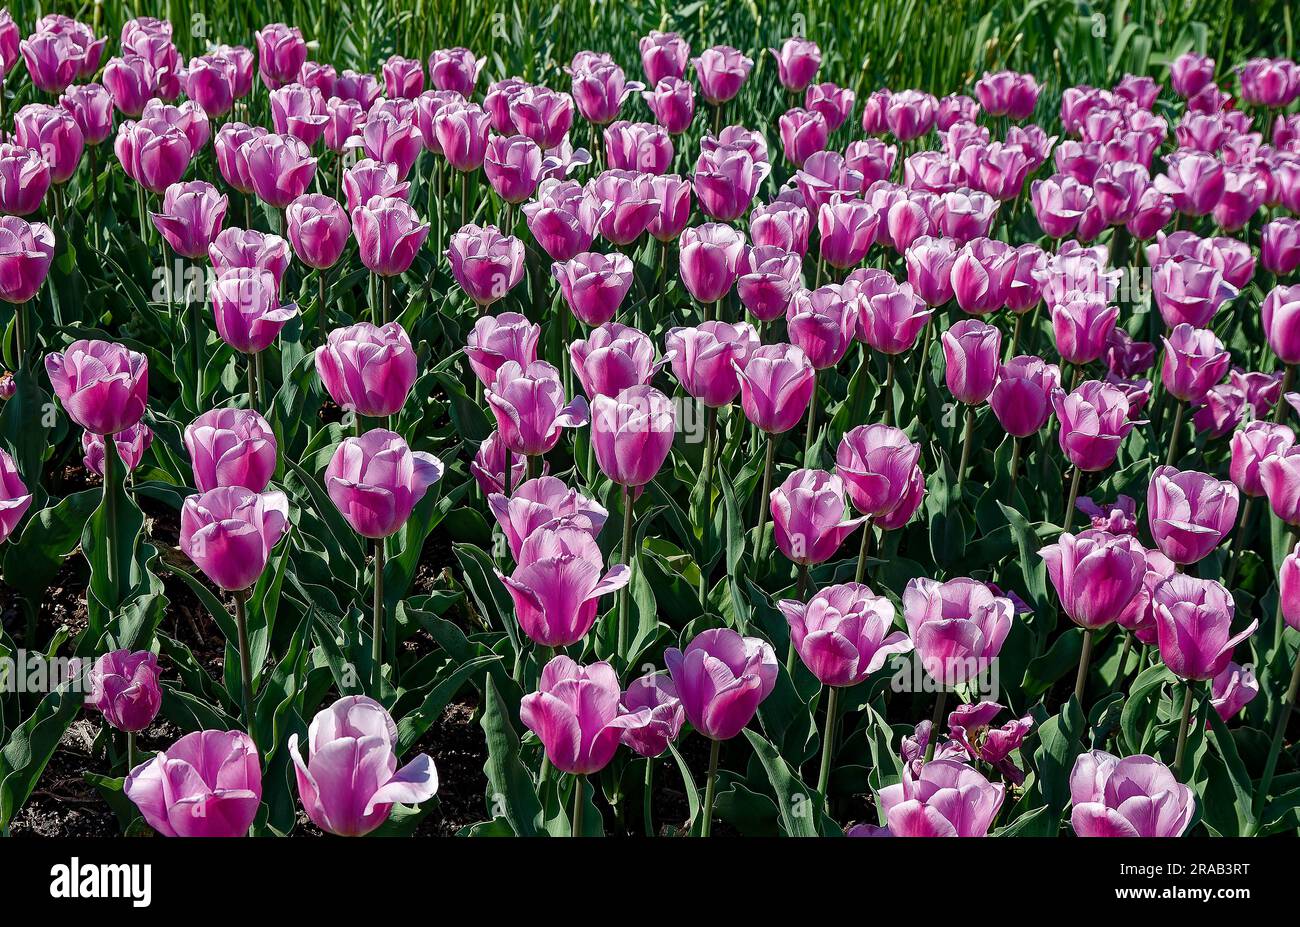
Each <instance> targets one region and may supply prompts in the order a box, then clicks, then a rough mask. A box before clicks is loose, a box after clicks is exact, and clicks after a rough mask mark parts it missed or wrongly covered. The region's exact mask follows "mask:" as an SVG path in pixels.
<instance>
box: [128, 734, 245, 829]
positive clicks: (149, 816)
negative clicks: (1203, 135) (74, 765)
mask: <svg viewBox="0 0 1300 927" xmlns="http://www.w3.org/2000/svg"><path fill="white" fill-rule="evenodd" d="M122 791H123V792H124V793H125V795H126V797H127V798H129V799H130V800H131V801H132V802H133V803H134V804H135V806H136V807H137V808H139V809H140V813H141V814H142V815H143V816H144V819H145V821H146V822H147V823H148V824H149V826H150V827H152V828H153V829H154V830H156V831H157V832H158V833H160V834H162V835H163V836H164V837H243V836H246V835H247V834H248V829H249V828H250V827H252V826H253V820H254V818H256V817H257V812H258V809H259V808H260V807H261V804H262V765H261V762H260V760H259V759H258V755H257V747H256V745H254V743H253V739H252V738H251V737H249V736H248V735H247V734H245V733H244V732H243V731H194V732H193V733H191V734H186V735H185V736H184V737H182V738H181V739H180V740H178V741H176V743H174V744H172V745H171V746H170V747H168V748H167V749H166V750H164V751H162V752H160V753H157V754H155V755H154V757H153V758H152V759H150V760H147V761H146V762H144V763H141V764H140V765H139V766H137V767H136V768H135V769H133V770H131V772H130V774H129V775H127V777H126V782H125V783H124V785H123V787H122Z"/></svg>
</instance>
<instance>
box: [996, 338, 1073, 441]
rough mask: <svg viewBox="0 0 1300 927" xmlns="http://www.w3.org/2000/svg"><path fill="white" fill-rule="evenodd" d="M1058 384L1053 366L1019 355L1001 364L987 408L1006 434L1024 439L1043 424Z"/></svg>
mask: <svg viewBox="0 0 1300 927" xmlns="http://www.w3.org/2000/svg"><path fill="white" fill-rule="evenodd" d="M1060 385H1061V371H1060V369H1059V368H1058V367H1057V366H1056V365H1055V364H1048V363H1046V362H1045V361H1043V359H1042V358H1041V357H1034V356H1031V355H1020V356H1018V357H1013V358H1012V359H1011V360H1009V361H1007V362H1006V363H1005V364H1003V365H1002V368H1001V370H1000V371H999V373H998V380H997V384H996V385H995V386H994V387H993V392H992V393H990V394H989V405H990V406H992V408H993V414H994V415H995V416H997V420H998V423H999V424H1000V425H1001V426H1002V427H1003V428H1004V429H1006V431H1007V434H1010V435H1013V436H1014V437H1017V438H1024V437H1028V436H1029V435H1031V434H1033V433H1034V432H1036V431H1038V430H1039V429H1040V428H1042V427H1043V426H1044V425H1045V424H1047V419H1048V418H1049V417H1050V416H1051V414H1052V396H1053V394H1054V393H1055V392H1056V391H1057V390H1058V389H1059V388H1060Z"/></svg>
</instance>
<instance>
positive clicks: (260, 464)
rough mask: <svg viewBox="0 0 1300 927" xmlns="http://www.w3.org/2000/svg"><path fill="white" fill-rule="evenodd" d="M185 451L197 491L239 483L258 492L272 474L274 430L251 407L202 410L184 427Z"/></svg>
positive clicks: (263, 487) (274, 443)
mask: <svg viewBox="0 0 1300 927" xmlns="http://www.w3.org/2000/svg"><path fill="white" fill-rule="evenodd" d="M120 450H121V449H120V448H119V452H120ZM185 450H186V451H187V452H188V453H189V455H190V463H191V466H192V467H193V470H194V485H195V487H197V488H198V490H199V492H207V491H208V490H210V489H216V488H218V487H220V486H242V487H244V488H245V489H249V490H251V491H253V492H255V493H260V492H261V491H262V490H264V489H266V486H267V484H268V483H270V482H271V477H272V476H273V475H274V473H275V467H276V454H277V451H276V442H275V433H274V432H273V431H272V430H271V426H270V425H269V424H267V422H266V419H264V418H262V416H261V415H259V414H258V413H257V412H255V411H253V410H252V409H212V410H210V411H208V412H204V413H203V414H202V415H200V416H199V417H198V418H196V419H195V420H194V421H193V422H191V423H190V424H189V425H188V426H187V427H186V428H185Z"/></svg>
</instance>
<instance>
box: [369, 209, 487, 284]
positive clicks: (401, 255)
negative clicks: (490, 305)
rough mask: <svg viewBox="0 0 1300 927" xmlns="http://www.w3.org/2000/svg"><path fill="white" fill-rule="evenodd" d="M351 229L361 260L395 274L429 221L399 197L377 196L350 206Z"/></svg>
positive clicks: (411, 258) (407, 266)
mask: <svg viewBox="0 0 1300 927" xmlns="http://www.w3.org/2000/svg"><path fill="white" fill-rule="evenodd" d="M468 228H475V227H474V226H468ZM352 231H353V233H354V234H355V235H356V237H357V246H358V249H359V251H360V253H361V263H362V264H365V265H366V267H368V268H370V270H371V272H372V273H376V274H378V275H379V276H381V277H395V276H397V275H399V274H404V273H406V271H407V270H409V269H410V267H411V264H412V262H414V260H415V256H416V254H417V253H419V251H420V249H421V248H422V247H423V246H424V240H425V239H426V238H427V237H428V236H429V223H427V222H421V221H420V217H419V215H417V214H416V212H415V210H414V209H412V208H411V207H410V205H409V204H407V203H405V202H403V201H402V200H398V199H391V198H381V197H377V196H376V197H372V198H371V199H370V200H369V201H368V202H367V203H366V204H365V205H364V206H358V207H357V208H356V209H355V210H353V212H352ZM453 266H454V264H453ZM502 295H504V294H502Z"/></svg>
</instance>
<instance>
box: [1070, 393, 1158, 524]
mask: <svg viewBox="0 0 1300 927" xmlns="http://www.w3.org/2000/svg"><path fill="white" fill-rule="evenodd" d="M1052 407H1053V408H1054V409H1055V411H1056V417H1057V418H1058V419H1059V420H1060V422H1061V430H1060V435H1059V442H1060V445H1061V450H1062V451H1064V452H1065V456H1066V457H1067V458H1069V460H1070V463H1072V464H1073V465H1074V466H1075V467H1077V468H1078V469H1079V470H1087V471H1097V470H1104V469H1106V468H1107V467H1109V466H1110V465H1111V464H1112V463H1114V462H1115V455H1116V454H1117V453H1118V452H1119V446H1120V444H1121V443H1122V442H1123V440H1124V438H1125V437H1127V436H1128V433H1129V432H1130V431H1132V430H1133V426H1134V425H1136V424H1138V423H1137V422H1134V421H1132V420H1131V419H1130V417H1129V403H1128V397H1127V396H1125V395H1124V392H1123V390H1121V389H1119V387H1117V386H1114V385H1112V384H1110V383H1102V382H1100V381H1098V380H1086V381H1084V382H1083V383H1081V384H1079V386H1078V388H1077V389H1075V391H1074V392H1072V393H1068V394H1066V393H1062V392H1056V393H1053V394H1052ZM1070 507H1071V508H1072V507H1073V503H1071V506H1070Z"/></svg>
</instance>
